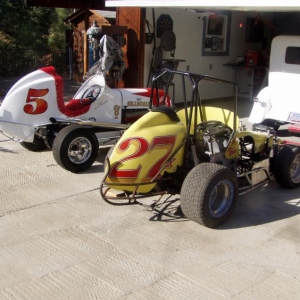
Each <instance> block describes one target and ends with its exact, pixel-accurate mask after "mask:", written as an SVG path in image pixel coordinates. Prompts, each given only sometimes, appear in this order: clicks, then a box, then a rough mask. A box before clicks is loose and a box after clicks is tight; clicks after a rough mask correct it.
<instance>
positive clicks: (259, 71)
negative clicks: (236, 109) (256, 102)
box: [225, 64, 268, 101]
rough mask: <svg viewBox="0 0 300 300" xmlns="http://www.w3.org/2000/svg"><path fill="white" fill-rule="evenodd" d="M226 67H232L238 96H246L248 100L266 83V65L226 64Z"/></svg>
mask: <svg viewBox="0 0 300 300" xmlns="http://www.w3.org/2000/svg"><path fill="white" fill-rule="evenodd" d="M225 66H226V67H229V68H232V69H234V72H235V76H234V77H235V79H234V81H235V82H236V84H237V87H238V95H239V98H247V99H249V100H250V101H252V100H253V97H256V96H257V94H258V93H259V91H260V90H261V89H262V88H263V87H265V86H266V85H267V84H268V80H267V79H268V68H267V67H256V66H255V67H246V66H240V65H230V64H226V65H225Z"/></svg>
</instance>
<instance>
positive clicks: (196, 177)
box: [180, 163, 238, 228]
mask: <svg viewBox="0 0 300 300" xmlns="http://www.w3.org/2000/svg"><path fill="white" fill-rule="evenodd" d="M237 196H238V182H237V178H236V175H235V174H234V173H233V172H232V171H231V170H230V169H228V168H226V167H224V166H221V165H217V164H213V163H202V164H199V165H197V166H196V167H194V168H193V169H192V170H191V172H190V173H189V174H188V175H187V176H186V178H185V180H184V182H183V185H182V188H181V192H180V203H181V208H182V211H183V213H184V214H185V216H186V217H187V218H188V219H190V220H192V221H194V222H196V223H199V224H201V225H204V226H206V227H210V228H213V227H216V226H219V225H221V224H222V223H223V222H224V221H225V220H226V219H227V218H228V217H229V216H230V215H231V213H232V212H233V210H234V208H235V206H236V204H237Z"/></svg>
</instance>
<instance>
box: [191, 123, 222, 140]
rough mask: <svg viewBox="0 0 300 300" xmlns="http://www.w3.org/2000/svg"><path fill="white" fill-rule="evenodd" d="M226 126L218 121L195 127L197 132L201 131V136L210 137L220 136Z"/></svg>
mask: <svg viewBox="0 0 300 300" xmlns="http://www.w3.org/2000/svg"><path fill="white" fill-rule="evenodd" d="M225 128H226V125H225V124H224V123H222V122H220V121H207V122H202V123H200V124H199V125H198V126H197V130H201V131H202V132H203V133H202V134H203V136H212V135H218V134H221V133H222V132H223V131H224V129H225Z"/></svg>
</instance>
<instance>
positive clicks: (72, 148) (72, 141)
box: [52, 124, 99, 173]
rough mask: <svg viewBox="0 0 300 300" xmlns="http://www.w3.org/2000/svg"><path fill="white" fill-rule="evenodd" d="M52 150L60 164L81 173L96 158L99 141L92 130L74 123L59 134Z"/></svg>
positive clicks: (71, 170)
mask: <svg viewBox="0 0 300 300" xmlns="http://www.w3.org/2000/svg"><path fill="white" fill-rule="evenodd" d="M52 150H53V156H54V159H55V161H56V162H57V163H58V165H60V166H61V167H62V168H64V169H66V170H68V171H70V172H73V173H79V172H83V171H85V170H87V169H88V168H89V167H91V166H92V164H93V163H94V161H95V160H96V158H97V155H98V151H99V142H98V138H97V136H96V135H95V134H94V133H93V132H92V131H91V130H89V129H88V128H85V127H83V126H78V125H76V124H73V125H69V126H67V127H65V128H63V129H62V130H61V131H60V132H59V133H58V134H57V136H56V138H55V139H54V142H53V146H52Z"/></svg>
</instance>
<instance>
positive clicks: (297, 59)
mask: <svg viewBox="0 0 300 300" xmlns="http://www.w3.org/2000/svg"><path fill="white" fill-rule="evenodd" d="M285 62H286V63H287V64H293V65H300V47H287V48H286V53H285Z"/></svg>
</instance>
